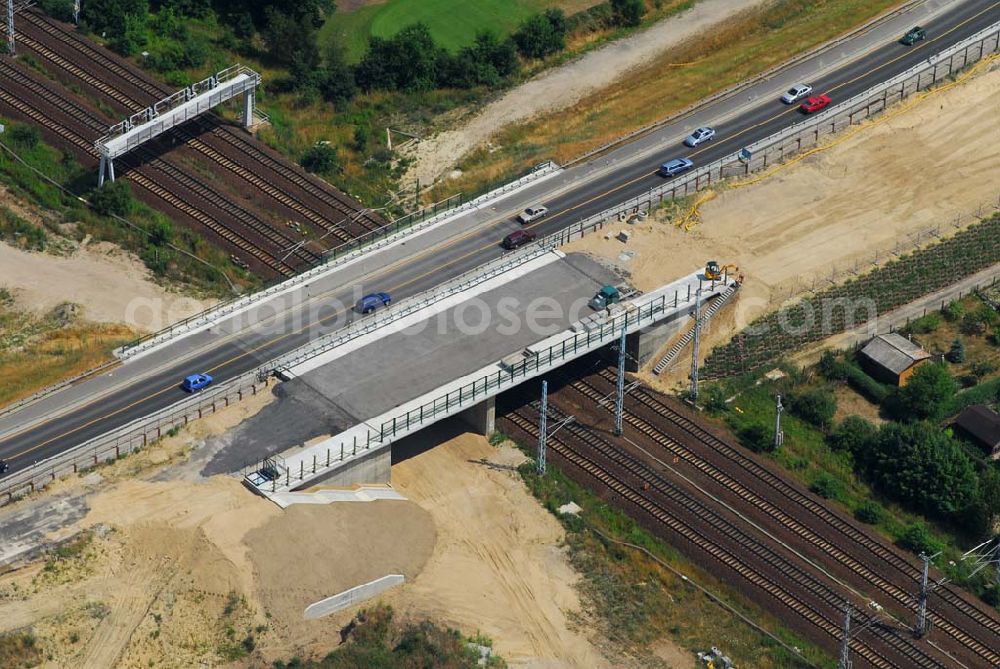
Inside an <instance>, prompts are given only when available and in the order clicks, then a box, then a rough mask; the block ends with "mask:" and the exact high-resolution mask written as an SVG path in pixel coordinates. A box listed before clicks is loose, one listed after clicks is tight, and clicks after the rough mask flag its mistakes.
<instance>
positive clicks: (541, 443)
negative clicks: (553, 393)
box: [538, 381, 549, 475]
mask: <svg viewBox="0 0 1000 669" xmlns="http://www.w3.org/2000/svg"><path fill="white" fill-rule="evenodd" d="M548 412H549V382H548V381H542V409H541V411H540V412H539V414H538V473H539V474H542V475H544V474H545V436H546V434H545V431H546V430H547V429H548V428H547V426H546V423H547V422H548Z"/></svg>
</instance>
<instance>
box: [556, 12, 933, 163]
mask: <svg viewBox="0 0 1000 669" xmlns="http://www.w3.org/2000/svg"><path fill="white" fill-rule="evenodd" d="M925 1H926V0H908V1H907V2H905V3H903V4H902V5H899V6H898V7H896V8H895V9H893V10H891V11H890V12H888V13H885V14H882V15H880V16H876V17H875V18H873V19H871V20H870V21H867V22H866V23H863V24H862V25H860V26H858V27H856V28H854V29H853V30H851V31H850V32H848V33H846V34H844V35H841V36H839V37H835V38H834V39H832V40H830V41H828V42H826V43H825V44H821V45H819V46H817V47H814V48H813V49H810V50H809V51H806V52H803V53H800V54H797V55H795V56H793V57H792V58H790V59H789V60H786V61H785V62H783V63H779V64H778V65H775V66H774V67H771V68H769V69H767V70H765V71H764V72H761V73H760V74H757V75H754V76H752V77H750V78H749V79H745V80H743V81H741V82H738V83H736V84H733V85H732V86H730V87H728V88H726V89H724V90H721V91H719V92H718V93H715V94H713V95H711V96H709V97H707V98H702V99H700V100H698V101H696V102H694V103H692V104H691V105H689V106H688V107H685V108H684V109H682V110H680V111H678V112H676V113H674V114H671V115H670V116H667V117H666V118H662V119H660V120H658V121H654V122H652V123H650V124H648V125H645V126H643V127H642V128H638V129H636V130H632V131H631V132H627V133H625V134H624V135H621V136H619V137H616V138H615V139H612V140H610V141H608V142H606V143H604V144H602V145H601V146H598V147H596V148H593V149H590V150H589V151H586V152H585V153H582V154H580V155H578V156H576V157H575V158H573V159H571V160H569V161H567V162H566V164H565V167H572V166H573V165H577V164H579V163H581V162H584V161H586V160H589V159H591V158H593V157H594V156H598V155H600V154H602V153H604V152H606V151H609V150H611V149H614V148H616V147H618V146H621V145H622V144H626V143H628V142H630V141H632V140H634V139H637V138H639V137H642V136H643V135H647V134H649V133H651V132H654V131H656V130H658V129H660V128H662V127H663V126H665V125H668V124H670V123H676V122H677V121H680V120H681V119H684V118H686V117H688V116H690V115H691V114H693V113H694V112H696V111H699V110H701V109H704V108H705V106H707V105H710V104H712V103H713V102H717V101H719V100H723V99H725V98H728V97H732V96H735V95H736V94H738V93H740V92H741V91H745V90H746V89H748V88H750V87H751V86H754V85H755V84H757V83H759V82H761V81H767V80H768V79H771V78H773V77H774V76H775V75H777V74H779V73H780V72H783V71H785V70H787V69H789V68H791V67H794V66H795V65H798V64H799V63H802V62H804V61H806V60H809V59H810V58H813V57H815V56H817V55H819V54H821V53H825V52H826V51H829V50H831V49H834V48H836V47H838V46H840V45H841V44H844V43H846V42H849V41H850V40H853V39H855V38H857V37H858V36H859V35H861V34H863V33H865V32H868V31H869V30H871V29H872V28H873V27H874V26H876V25H877V24H880V23H884V22H885V21H888V20H890V19H892V18H895V17H896V16H899V15H901V14H904V13H906V12H908V11H910V10H911V9H912V8H913V7H914V6H916V5H919V4H922V3H924V2H925Z"/></svg>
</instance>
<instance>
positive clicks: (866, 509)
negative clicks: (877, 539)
mask: <svg viewBox="0 0 1000 669" xmlns="http://www.w3.org/2000/svg"><path fill="white" fill-rule="evenodd" d="M884 516H885V509H883V508H882V505H881V504H879V503H878V502H876V501H874V500H870V499H869V500H866V501H865V502H863V503H862V504H861V506H859V507H858V508H856V509H855V510H854V517H855V518H857V519H858V520H860V521H861V522H862V523H867V524H869V525H875V524H877V523H879V522H881V520H882V518H883V517H884Z"/></svg>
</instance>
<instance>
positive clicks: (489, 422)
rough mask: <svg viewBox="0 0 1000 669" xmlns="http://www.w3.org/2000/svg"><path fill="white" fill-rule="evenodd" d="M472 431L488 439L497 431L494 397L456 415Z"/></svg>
mask: <svg viewBox="0 0 1000 669" xmlns="http://www.w3.org/2000/svg"><path fill="white" fill-rule="evenodd" d="M458 416H459V418H461V419H462V420H463V421H464V422H465V423H466V424H467V425H468V426H469V427H471V428H472V431H473V432H475V433H476V434H481V435H483V436H484V437H488V436H490V435H491V434H493V433H494V432H496V429H497V402H496V398H495V397H489V398H487V399H485V400H483V401H482V402H480V403H479V404H476V405H473V406H471V407H469V408H468V409H466V410H465V411H463V412H462V413H460V414H458Z"/></svg>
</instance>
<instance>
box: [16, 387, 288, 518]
mask: <svg viewBox="0 0 1000 669" xmlns="http://www.w3.org/2000/svg"><path fill="white" fill-rule="evenodd" d="M267 385H268V379H267V377H263V376H260V375H258V374H257V373H256V372H253V373H250V374H245V375H243V376H241V377H239V378H237V379H233V380H232V381H230V382H228V383H226V384H224V385H220V386H218V387H215V388H209V389H208V390H205V391H202V392H201V393H199V394H197V395H194V396H192V397H190V398H188V399H186V400H184V401H182V402H179V403H178V404H175V405H173V406H171V407H169V408H167V409H165V410H163V411H160V412H158V413H156V414H153V415H150V416H146V417H143V418H139V419H137V420H135V421H132V422H131V423H128V424H127V425H123V426H122V427H120V428H117V429H115V430H112V431H110V432H107V433H105V434H103V435H101V436H99V437H95V438H93V439H90V440H88V441H87V442H85V443H83V444H80V445H79V446H75V447H73V448H70V449H68V450H66V451H63V452H62V453H60V454H58V455H56V456H53V457H51V458H47V459H45V460H42V461H40V462H36V463H35V464H33V465H31V466H29V467H26V468H24V469H17V470H14V471H12V472H11V473H10V474H8V475H7V476H5V477H4V478H3V479H0V505H3V504H8V503H10V502H12V501H14V500H15V499H18V498H20V497H23V496H24V495H28V494H30V493H32V492H34V491H36V490H39V489H41V488H43V487H45V486H46V485H48V484H49V483H51V482H53V481H55V480H57V479H59V478H62V477H64V476H69V475H70V474H75V473H79V472H82V471H86V470H87V469H91V468H93V467H96V466H98V465H100V464H104V463H107V462H113V461H115V460H117V459H118V458H121V457H124V456H126V455H128V454H130V453H133V452H135V451H138V450H140V449H142V448H144V447H145V446H147V445H149V444H151V443H153V442H155V441H157V440H159V439H160V438H162V437H163V436H165V435H167V434H169V433H170V432H171V430H175V429H179V428H181V427H183V426H185V425H187V424H188V423H189V422H191V421H193V420H197V419H199V418H202V417H204V416H208V415H210V414H213V413H215V412H216V411H219V410H221V409H224V408H226V407H227V406H229V405H231V404H235V403H237V402H239V401H241V400H242V399H243V398H244V397H246V396H248V395H256V394H257V393H258V392H261V391H262V390H264V389H266V388H267Z"/></svg>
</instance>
